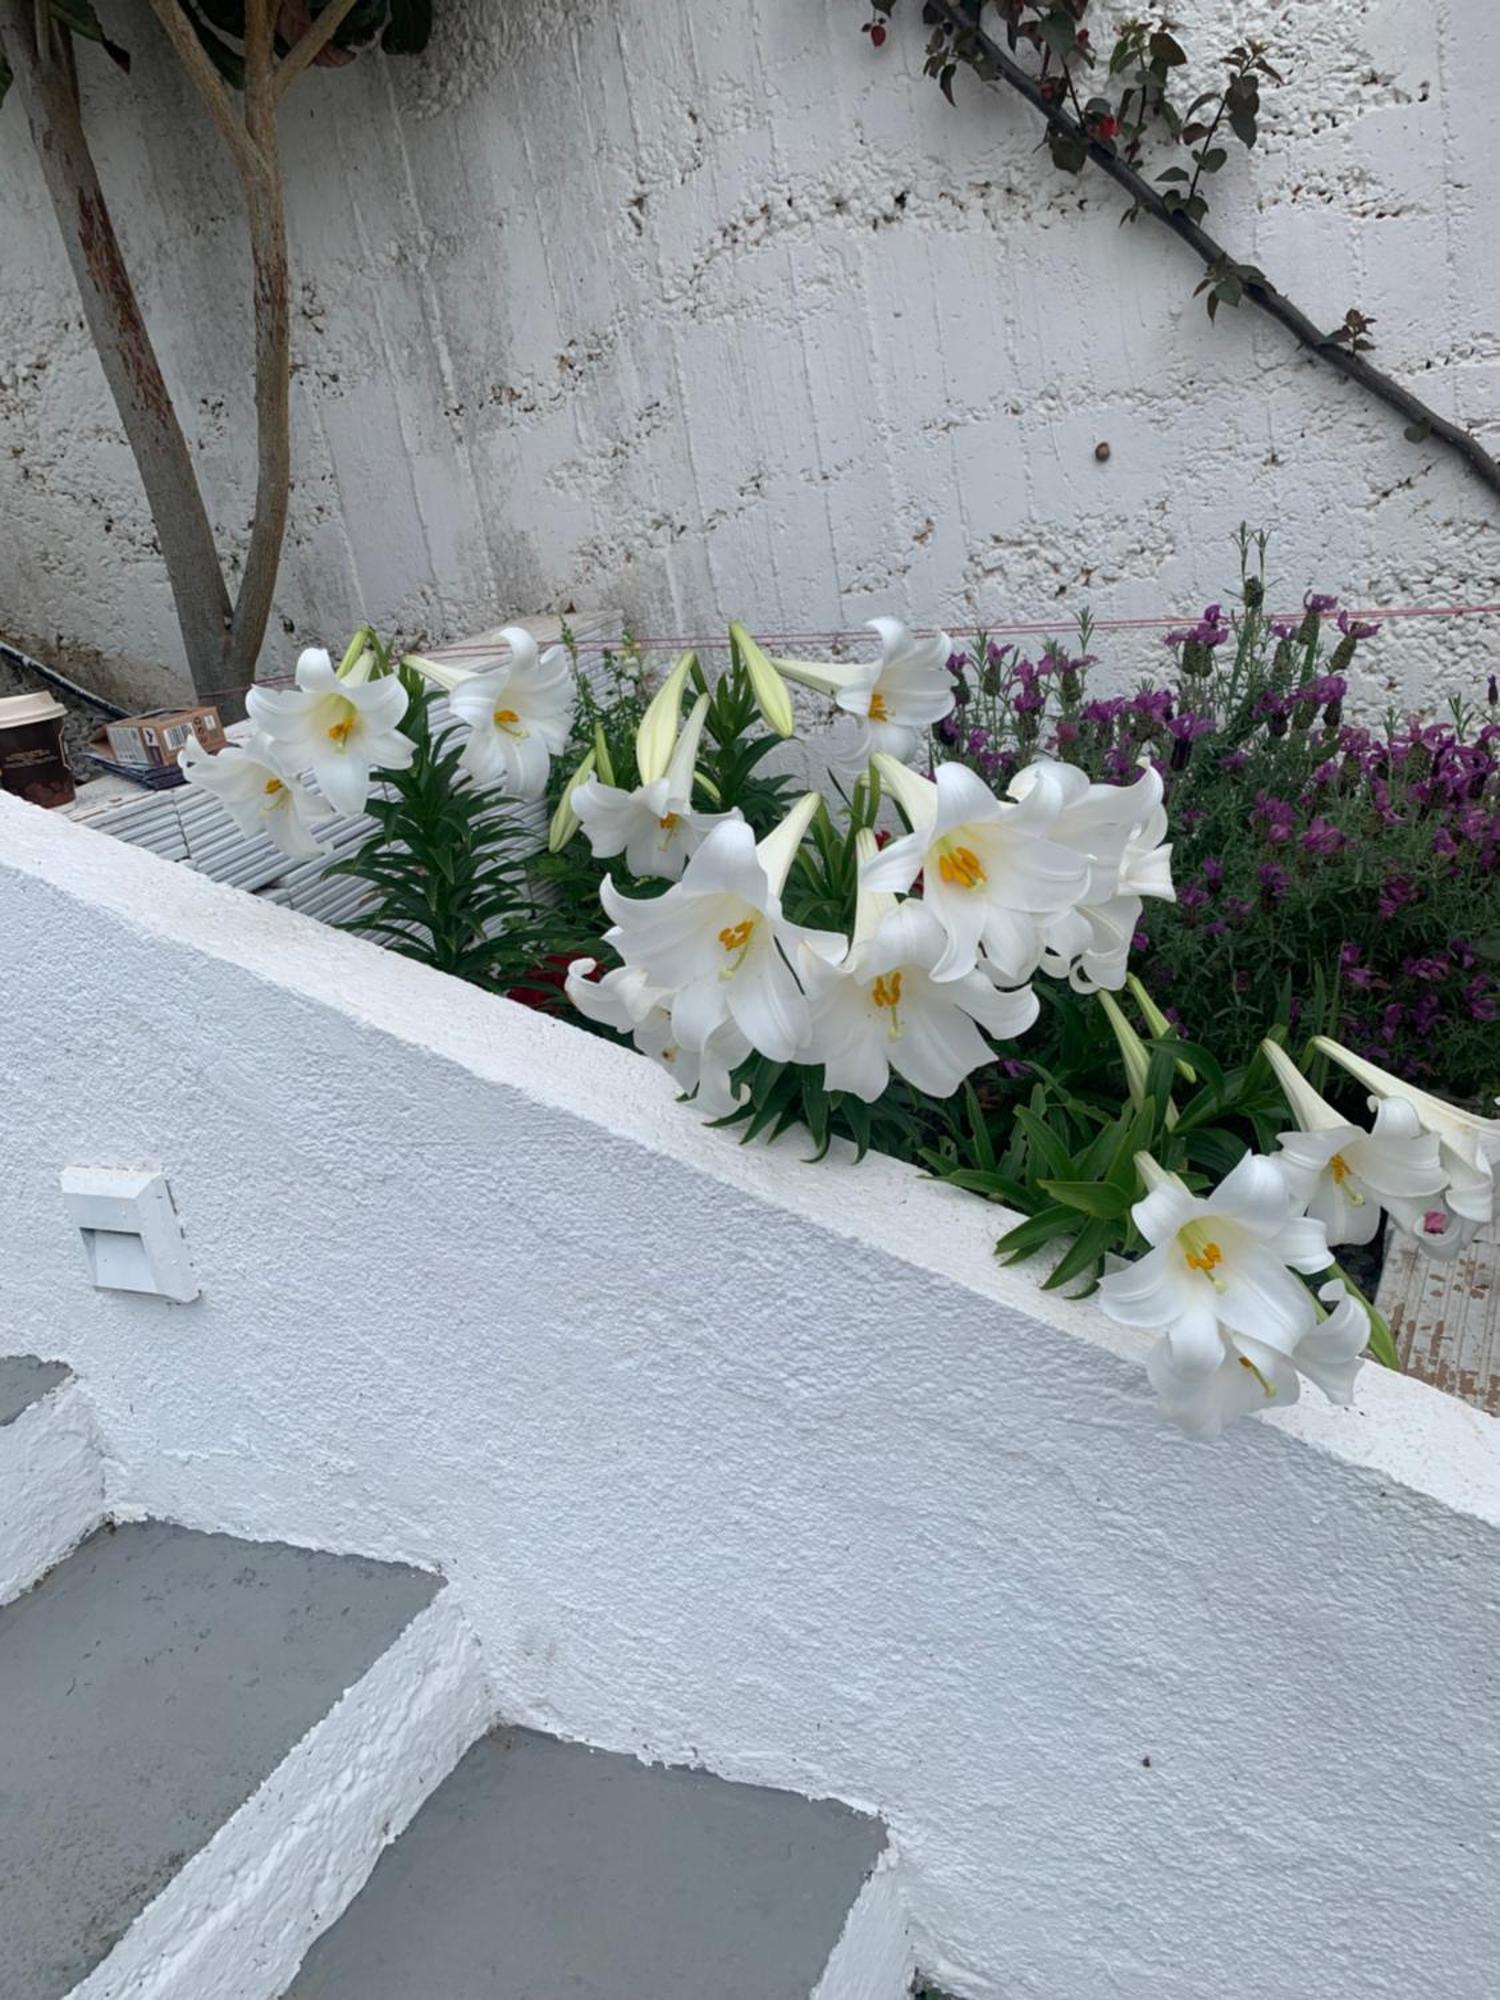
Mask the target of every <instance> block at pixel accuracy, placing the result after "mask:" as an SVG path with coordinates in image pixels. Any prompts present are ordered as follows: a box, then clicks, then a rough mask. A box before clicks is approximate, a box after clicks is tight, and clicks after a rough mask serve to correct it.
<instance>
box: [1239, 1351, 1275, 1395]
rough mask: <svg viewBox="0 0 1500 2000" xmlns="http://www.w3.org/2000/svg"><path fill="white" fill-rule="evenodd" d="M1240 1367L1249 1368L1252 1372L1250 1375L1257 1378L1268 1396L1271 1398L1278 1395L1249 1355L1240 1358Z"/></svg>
mask: <svg viewBox="0 0 1500 2000" xmlns="http://www.w3.org/2000/svg"><path fill="white" fill-rule="evenodd" d="M1240 1366H1241V1368H1248V1369H1249V1370H1250V1373H1251V1374H1252V1375H1253V1376H1254V1377H1255V1379H1256V1381H1257V1382H1259V1384H1260V1386H1261V1387H1262V1389H1264V1390H1265V1392H1266V1394H1267V1395H1268V1396H1271V1397H1274V1396H1275V1394H1276V1391H1275V1389H1274V1388H1273V1387H1272V1385H1271V1384H1270V1383H1269V1382H1268V1381H1267V1380H1266V1378H1265V1376H1264V1375H1262V1374H1261V1372H1260V1370H1259V1369H1258V1368H1257V1367H1256V1365H1255V1363H1254V1362H1253V1361H1252V1360H1251V1359H1250V1357H1249V1356H1248V1355H1246V1354H1242V1355H1241V1356H1240Z"/></svg>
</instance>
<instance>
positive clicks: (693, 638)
mask: <svg viewBox="0 0 1500 2000" xmlns="http://www.w3.org/2000/svg"><path fill="white" fill-rule="evenodd" d="M1495 613H1500V603H1495V604H1383V605H1377V606H1373V607H1371V608H1370V609H1368V610H1359V611H1354V610H1351V611H1350V612H1349V613H1348V616H1349V618H1350V619H1351V620H1354V619H1359V620H1362V621H1364V622H1366V623H1374V622H1381V623H1386V622H1389V621H1391V620H1394V619H1401V618H1473V617H1479V616H1482V615H1493V614H1495ZM1200 616H1201V613H1199V612H1189V613H1185V614H1180V615H1179V616H1177V617H1175V618H1162V617H1152V618H1096V619H1094V620H1093V621H1092V622H1091V627H1090V629H1091V630H1092V631H1094V632H1173V631H1180V630H1183V629H1185V628H1186V627H1188V626H1191V625H1194V624H1196V623H1197V621H1198V619H1199V617H1200ZM1268 616H1269V617H1270V618H1271V619H1273V620H1274V621H1275V622H1277V623H1285V624H1289V625H1296V624H1299V623H1300V622H1301V620H1302V618H1303V616H1304V610H1303V607H1302V606H1300V605H1299V606H1298V607H1297V608H1296V609H1295V610H1293V611H1287V612H1280V613H1277V612H1272V613H1270V614H1268ZM913 629H914V630H915V631H917V632H918V633H920V634H924V635H925V634H928V633H932V632H936V631H938V630H945V631H946V632H947V633H948V635H949V637H950V638H953V639H977V638H980V637H983V638H986V639H996V638H1033V637H1035V638H1044V637H1048V636H1050V635H1051V634H1053V633H1058V632H1075V631H1076V630H1077V629H1078V620H1077V618H1076V617H1071V618H1054V619H1038V620H1027V621H1017V622H1004V621H999V620H997V621H996V622H995V623H993V624H988V625H949V626H945V627H938V626H933V625H928V626H917V627H914V628H913ZM754 636H755V637H756V639H757V640H758V641H759V642H760V644H761V645H762V646H766V647H771V648H774V649H776V650H778V651H780V652H783V653H787V652H790V650H791V649H792V648H793V647H829V646H837V645H841V644H844V643H847V642H849V641H852V640H858V641H861V642H862V643H864V644H866V645H868V644H870V643H871V642H872V639H873V634H871V633H870V632H869V630H868V629H867V628H865V627H863V626H858V627H854V628H852V629H846V630H839V631H823V632H757V633H756V634H755V635H754ZM631 643H632V645H634V646H635V647H637V648H640V649H643V650H644V649H646V648H651V649H653V650H656V651H661V652H683V651H685V650H686V649H687V648H688V647H693V648H697V649H702V650H705V651H719V652H727V651H728V650H729V639H728V635H727V634H726V633H724V632H706V633H692V632H686V633H683V632H672V633H655V634H651V635H649V636H647V635H643V634H639V633H632V634H631ZM622 644H623V641H621V640H615V641H610V640H607V639H594V638H590V639H588V640H586V641H584V642H582V643H581V644H580V646H579V651H580V652H583V653H595V652H600V651H616V652H617V651H619V650H620V647H621V645H622ZM499 650H500V647H499V644H498V642H497V641H494V640H491V641H489V642H487V643H484V644H475V643H472V642H469V643H460V644H458V645H452V646H431V647H428V648H427V649H426V654H427V656H428V657H430V658H432V659H435V660H463V659H475V658H486V659H487V658H491V657H493V656H494V654H495V653H497V652H498V651H499Z"/></svg>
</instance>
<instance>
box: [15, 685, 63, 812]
mask: <svg viewBox="0 0 1500 2000" xmlns="http://www.w3.org/2000/svg"><path fill="white" fill-rule="evenodd" d="M67 713H68V711H67V710H66V709H65V708H64V707H63V705H62V703H61V702H60V701H58V700H57V698H56V697H55V696H54V695H50V694H47V693H46V692H41V693H38V694H15V695H9V696H6V697H3V698H0V791H7V792H13V793H14V794H15V796H16V797H17V798H22V799H29V800H30V801H31V803H32V804H33V805H34V806H69V805H71V804H72V803H73V798H74V792H73V773H72V772H71V771H70V770H69V769H68V763H67V759H66V758H65V757H64V756H63V723H64V721H65V720H66V719H67Z"/></svg>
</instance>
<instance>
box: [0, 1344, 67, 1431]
mask: <svg viewBox="0 0 1500 2000" xmlns="http://www.w3.org/2000/svg"><path fill="white" fill-rule="evenodd" d="M72 1372H73V1371H72V1369H71V1368H69V1366H68V1364H67V1363H66V1362H65V1361H38V1360H37V1358H36V1356H35V1355H34V1354H6V1355H0V1430H3V1429H4V1428H5V1426H6V1425H7V1424H13V1423H14V1422H15V1420H16V1418H17V1417H18V1416H20V1414H21V1412H22V1411H23V1410H29V1409H30V1408H31V1406H32V1404H33V1403H39V1402H40V1401H41V1400H42V1398H43V1396H46V1395H48V1394H50V1393H51V1391H52V1390H53V1389H55V1388H56V1387H57V1385H58V1384H59V1382H66V1381H67V1379H68V1377H69V1376H70V1375H71V1374H72Z"/></svg>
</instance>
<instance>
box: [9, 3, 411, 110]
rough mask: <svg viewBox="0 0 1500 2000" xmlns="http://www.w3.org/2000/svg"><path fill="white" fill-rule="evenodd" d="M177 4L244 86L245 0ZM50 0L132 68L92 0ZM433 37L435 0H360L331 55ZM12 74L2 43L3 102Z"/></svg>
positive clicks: (224, 69) (62, 19)
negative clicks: (108, 31)
mask: <svg viewBox="0 0 1500 2000" xmlns="http://www.w3.org/2000/svg"><path fill="white" fill-rule="evenodd" d="M179 5H180V6H181V8H182V11H183V13H184V14H185V15H186V16H187V18H188V20H189V21H190V22H191V23H192V26H193V32H194V33H195V34H196V35H197V37H198V40H199V41H200V42H201V43H202V45H203V48H204V50H205V51H206V53H207V54H208V56H209V58H210V60H211V61H212V63H213V65H214V67H215V69H217V70H218V72H219V74H220V76H222V77H223V78H224V80H225V82H226V83H228V84H230V85H231V86H232V87H233V88H234V89H235V90H242V89H243V88H244V84H245V64H244V58H243V56H242V55H241V53H240V51H239V49H238V48H236V47H235V43H236V42H243V40H244V36H245V7H244V0H179ZM46 6H47V12H48V14H49V16H50V17H51V19H52V20H53V22H55V23H56V25H57V26H58V27H59V28H61V29H65V30H66V31H67V32H68V33H69V34H73V35H81V36H82V37H83V38H84V40H85V41H90V42H96V43H97V44H98V45H99V47H100V48H102V49H103V50H104V52H105V54H106V55H107V56H108V57H109V58H110V59H111V61H112V62H114V63H115V64H116V65H117V66H118V67H119V68H120V69H122V70H126V71H128V70H129V68H130V52H129V50H127V49H123V48H121V47H120V45H119V43H118V42H113V41H111V40H110V38H109V36H108V35H107V34H105V32H104V29H103V27H102V26H101V25H100V22H99V16H98V14H97V13H96V12H95V10H94V6H93V0H46ZM308 11H309V13H310V14H311V15H312V17H313V18H314V19H316V18H317V16H318V15H319V14H320V13H321V12H322V11H323V9H322V4H321V0H309V7H308ZM431 38H432V0H356V4H355V5H354V6H353V7H351V8H350V10H349V13H348V15H347V16H346V17H345V19H344V20H342V21H341V22H340V23H339V25H338V27H337V28H336V29H335V30H334V32H333V35H332V38H331V40H330V44H329V46H330V48H331V49H333V50H334V51H336V52H337V54H336V55H335V56H333V57H331V58H329V59H330V60H337V59H338V57H339V56H342V57H343V58H344V59H345V60H347V59H348V58H349V57H351V56H353V55H355V54H357V53H358V52H359V51H360V50H361V49H365V48H371V47H373V46H374V44H375V43H376V42H377V41H378V42H379V44H380V46H381V48H382V49H384V51H385V52H386V54H387V55H392V56H418V55H421V54H422V53H423V51H424V50H425V49H426V47H427V44H428V42H429V41H430V40H431ZM290 47H291V42H290V41H288V40H287V39H286V37H285V36H283V35H280V34H278V36H277V38H276V52H277V54H278V55H281V56H284V55H285V54H286V53H287V51H288V49H289V48H290ZM12 80H13V79H12V75H11V68H10V64H9V63H8V62H7V61H6V57H5V50H4V48H3V46H0V103H4V101H5V93H6V91H7V90H8V89H9V88H10V85H11V82H12Z"/></svg>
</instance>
